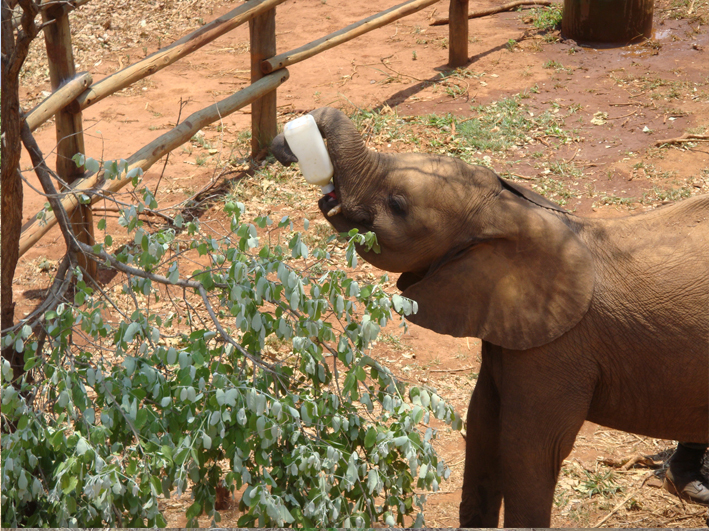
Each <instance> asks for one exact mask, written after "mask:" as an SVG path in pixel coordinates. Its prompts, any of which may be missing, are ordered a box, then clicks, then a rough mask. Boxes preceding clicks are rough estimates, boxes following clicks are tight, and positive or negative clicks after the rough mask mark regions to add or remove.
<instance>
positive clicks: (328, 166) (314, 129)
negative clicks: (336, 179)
mask: <svg viewBox="0 0 709 531" xmlns="http://www.w3.org/2000/svg"><path fill="white" fill-rule="evenodd" d="M283 134H284V135H285V137H286V142H288V146H289V147H290V149H291V151H292V152H293V154H294V155H295V156H296V157H298V166H300V171H301V172H302V173H303V177H305V180H306V181H308V182H309V183H310V184H316V185H318V186H320V187H321V188H322V192H323V194H329V193H330V192H332V191H333V190H334V189H335V186H334V185H333V184H332V174H333V173H334V169H333V167H332V162H331V161H330V156H329V155H328V154H327V148H326V147H325V142H324V141H323V138H322V135H321V134H320V131H319V130H318V126H317V124H316V123H315V118H313V117H312V116H311V115H310V114H306V115H305V116H301V117H300V118H296V119H295V120H291V121H290V122H288V123H287V124H286V125H285V126H284V127H283Z"/></svg>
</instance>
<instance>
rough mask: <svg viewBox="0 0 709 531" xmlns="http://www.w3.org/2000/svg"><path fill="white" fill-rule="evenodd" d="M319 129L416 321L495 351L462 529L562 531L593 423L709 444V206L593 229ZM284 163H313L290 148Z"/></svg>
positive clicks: (461, 169) (471, 439)
mask: <svg viewBox="0 0 709 531" xmlns="http://www.w3.org/2000/svg"><path fill="white" fill-rule="evenodd" d="M312 115H313V116H314V117H315V120H316V122H317V124H318V127H319V129H320V131H321V133H322V134H323V136H324V137H325V138H326V140H327V146H328V151H329V154H330V157H331V158H332V161H333V165H334V167H335V176H334V184H335V190H336V195H337V200H335V199H332V198H330V197H328V196H325V197H323V198H322V199H321V200H320V203H319V206H320V209H321V210H322V212H323V213H324V214H326V213H327V212H328V211H330V210H331V209H332V207H333V206H335V204H336V203H337V201H339V202H340V203H341V205H342V211H341V213H340V214H338V215H336V216H334V217H327V216H326V219H327V220H328V221H329V222H330V223H331V224H332V225H333V226H334V227H335V228H336V229H337V230H338V231H340V232H346V231H349V230H350V229H352V228H355V227H356V228H358V229H359V230H360V231H368V230H373V231H374V232H375V233H376V234H377V239H378V241H379V245H380V246H381V249H382V251H381V254H375V253H373V252H369V253H366V252H361V253H360V254H361V256H362V257H363V258H364V259H365V260H367V261H368V262H370V263H372V264H373V265H375V266H377V267H380V268H382V269H385V270H388V271H393V272H400V273H402V275H401V278H400V279H399V282H398V284H397V285H398V287H399V288H400V289H401V290H402V291H403V295H405V296H407V297H410V298H412V299H414V300H416V301H417V302H418V305H419V312H418V313H417V314H416V315H413V316H411V317H410V320H411V321H413V322H414V323H417V324H419V325H421V326H424V327H426V328H429V329H431V330H434V331H437V332H440V333H446V334H450V335H453V336H457V337H463V336H474V337H480V338H482V339H483V347H482V366H481V369H480V375H479V378H478V381H477V385H476V387H475V391H474V392H473V396H472V399H471V401H470V407H469V410H468V419H467V420H468V439H467V442H466V463H465V473H464V482H463V499H462V502H461V506H460V525H461V527H495V526H497V525H498V519H499V511H500V506H501V503H502V500H503V499H504V502H505V518H504V526H505V527H548V526H549V523H550V514H551V507H552V502H553V496H554V487H555V484H556V481H557V476H558V474H559V470H560V468H561V463H562V461H563V459H564V458H565V457H566V456H567V455H568V454H569V453H570V451H571V449H572V446H573V443H574V440H575V438H576V434H577V433H578V431H579V429H580V428H581V425H582V424H583V422H584V420H586V419H588V420H590V421H593V422H596V423H598V424H601V425H603V426H608V427H611V428H615V429H620V430H624V431H628V432H632V433H638V434H641V435H646V436H651V437H658V438H662V439H673V440H682V441H693V442H698V443H702V442H703V443H706V442H709V197H707V196H702V197H695V198H691V199H687V200H685V201H682V202H681V203H678V204H674V205H669V206H666V207H663V208H659V209H657V210H655V211H652V212H648V213H643V214H638V215H635V216H630V217H625V218H616V219H584V218H580V217H577V216H574V215H573V214H570V213H568V212H566V211H564V210H563V209H561V208H560V207H558V206H557V205H555V204H553V203H551V202H549V201H547V200H546V199H544V198H543V197H541V196H539V195H537V194H535V193H533V192H530V191H528V190H525V189H523V188H521V187H518V186H517V185H514V184H512V183H508V182H506V181H504V180H503V179H501V178H499V177H498V176H497V175H496V174H495V173H493V172H492V171H490V170H488V169H486V168H483V167H476V166H469V165H467V164H465V163H463V162H461V161H460V160H457V159H453V158H446V157H438V156H431V155H422V154H404V155H385V154H379V153H376V152H373V151H371V150H368V149H366V147H365V145H364V143H363V141H362V139H361V137H360V135H359V134H358V133H357V131H356V129H355V128H354V126H353V125H352V123H351V122H350V121H349V119H348V118H347V117H346V116H345V115H344V114H342V113H341V112H340V111H337V110H335V109H330V108H321V109H317V110H316V111H313V113H312ZM272 150H273V152H274V154H275V155H276V157H277V158H278V159H279V160H280V161H282V162H283V163H286V164H287V163H289V162H293V161H294V160H295V157H293V155H292V153H290V150H289V149H288V146H287V144H286V143H285V140H284V139H283V137H282V136H279V137H277V138H276V139H275V140H274V143H273V145H272Z"/></svg>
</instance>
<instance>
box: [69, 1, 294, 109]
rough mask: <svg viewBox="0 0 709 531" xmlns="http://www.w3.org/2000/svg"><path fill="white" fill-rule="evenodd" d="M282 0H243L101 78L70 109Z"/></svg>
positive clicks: (90, 101)
mask: <svg viewBox="0 0 709 531" xmlns="http://www.w3.org/2000/svg"><path fill="white" fill-rule="evenodd" d="M283 2H285V0H250V1H249V2H246V3H244V4H241V5H240V6H239V7H237V8H236V9H233V10H231V11H229V12H228V13H226V14H225V15H222V16H221V17H219V18H217V19H215V20H213V21H212V22H210V23H209V24H206V25H205V26H202V27H201V28H199V29H198V30H197V31H193V32H192V33H190V34H189V35H185V36H184V37H182V38H181V39H178V40H177V41H175V42H174V43H172V44H171V45H170V46H168V47H167V48H163V49H162V50H159V51H157V52H155V53H153V54H151V55H149V56H148V57H146V58H145V59H143V60H142V61H138V62H137V63H135V64H132V65H130V66H127V67H125V68H124V69H123V70H120V71H118V72H116V73H115V74H112V75H110V76H108V77H107V78H104V79H102V80H101V81H99V82H98V83H96V84H95V85H93V86H92V87H91V88H90V89H88V90H86V91H85V92H84V93H83V94H81V96H79V97H78V98H77V99H76V107H73V106H72V107H70V109H71V110H79V109H81V110H83V109H85V108H86V107H88V106H89V105H93V104H94V103H96V102H98V101H101V100H102V99H103V98H105V97H107V96H110V95H111V94H113V93H114V92H117V91H119V90H121V89H123V88H125V87H127V86H129V85H131V84H133V83H135V82H136V81H139V80H141V79H143V78H144V77H148V76H149V75H152V74H154V73H155V72H157V71H159V70H162V69H163V68H165V67H166V66H168V65H171V64H172V63H174V62H175V61H177V60H178V59H180V58H182V57H184V56H186V55H189V54H191V53H192V52H194V51H195V50H197V49H199V48H201V47H202V46H204V45H205V44H209V43H210V42H212V41H213V40H214V39H216V38H218V37H220V36H222V35H224V34H225V33H227V32H228V31H231V30H232V29H234V28H236V27H238V26H240V25H241V24H243V23H245V22H247V21H249V20H251V19H252V18H254V17H255V16H257V15H259V14H261V13H263V12H265V11H268V10H269V9H273V8H274V7H275V6H277V5H278V4H282V3H283Z"/></svg>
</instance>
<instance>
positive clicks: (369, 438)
mask: <svg viewBox="0 0 709 531" xmlns="http://www.w3.org/2000/svg"><path fill="white" fill-rule="evenodd" d="M376 442H377V430H375V429H374V428H371V427H370V428H369V429H368V430H367V435H365V436H364V447H365V448H372V447H373V446H374V443H376Z"/></svg>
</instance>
